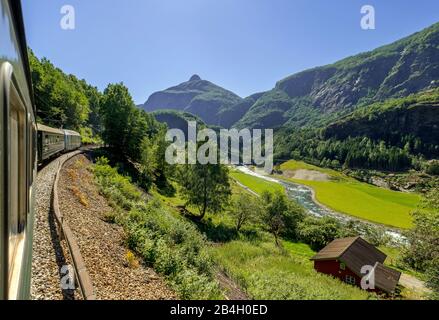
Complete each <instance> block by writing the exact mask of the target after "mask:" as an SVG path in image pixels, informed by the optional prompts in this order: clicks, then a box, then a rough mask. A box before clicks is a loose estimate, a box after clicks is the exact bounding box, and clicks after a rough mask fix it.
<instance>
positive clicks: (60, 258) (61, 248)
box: [31, 151, 83, 300]
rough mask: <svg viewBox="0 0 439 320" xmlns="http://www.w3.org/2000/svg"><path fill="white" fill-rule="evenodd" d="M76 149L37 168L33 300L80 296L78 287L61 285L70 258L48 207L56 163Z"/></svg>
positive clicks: (76, 297) (50, 206)
mask: <svg viewBox="0 0 439 320" xmlns="http://www.w3.org/2000/svg"><path fill="white" fill-rule="evenodd" d="M77 153H78V152H77V151H76V152H72V153H68V154H66V155H63V156H61V157H59V158H57V159H55V160H53V161H51V162H50V163H47V164H45V165H44V166H43V167H41V168H40V170H39V171H38V174H37V181H36V190H35V193H36V194H35V200H36V201H35V222H34V243H33V258H32V285H31V298H32V299H34V300H77V299H83V297H82V294H81V292H80V290H75V289H63V288H62V286H61V283H63V282H64V283H66V282H68V281H66V279H68V278H66V276H68V274H67V272H66V270H67V269H66V268H67V266H71V265H73V259H72V256H71V254H70V251H69V246H68V243H67V241H66V239H65V238H62V237H60V234H61V232H60V230H59V226H58V224H57V221H56V216H55V214H54V212H53V210H52V205H51V204H52V203H51V202H52V197H53V184H54V182H55V177H56V175H57V172H58V170H59V167H60V164H61V163H62V162H63V161H64V160H65V158H68V157H70V156H73V155H75V154H77Z"/></svg>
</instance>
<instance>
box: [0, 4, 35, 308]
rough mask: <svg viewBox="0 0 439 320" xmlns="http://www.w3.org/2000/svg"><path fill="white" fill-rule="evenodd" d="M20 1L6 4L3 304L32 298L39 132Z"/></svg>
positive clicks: (1, 138) (0, 215)
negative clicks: (5, 301) (10, 300)
mask: <svg viewBox="0 0 439 320" xmlns="http://www.w3.org/2000/svg"><path fill="white" fill-rule="evenodd" d="M25 39H26V37H25V33H24V25H23V18H22V13H21V3H20V1H19V0H0V131H1V133H0V299H27V298H29V296H30V283H31V266H32V239H33V235H32V230H33V211H34V182H35V180H36V170H37V144H36V141H37V139H36V137H37V127H36V119H35V114H36V111H35V104H34V102H33V95H32V86H31V81H30V79H31V77H30V70H29V61H28V57H27V44H26V40H25Z"/></svg>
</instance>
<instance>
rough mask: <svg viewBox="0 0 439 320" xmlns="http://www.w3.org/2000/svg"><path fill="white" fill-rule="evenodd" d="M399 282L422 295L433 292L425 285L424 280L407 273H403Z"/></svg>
mask: <svg viewBox="0 0 439 320" xmlns="http://www.w3.org/2000/svg"><path fill="white" fill-rule="evenodd" d="M399 284H400V285H402V286H403V287H405V288H407V289H410V290H412V291H414V292H417V293H419V294H420V295H425V294H428V293H430V292H431V291H430V289H428V288H427V287H426V286H425V283H424V282H423V281H421V280H419V279H418V278H415V277H413V276H411V275H408V274H405V273H403V274H402V275H401V279H400V280H399Z"/></svg>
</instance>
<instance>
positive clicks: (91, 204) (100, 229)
mask: <svg viewBox="0 0 439 320" xmlns="http://www.w3.org/2000/svg"><path fill="white" fill-rule="evenodd" d="M88 168H90V162H89V160H88V159H87V158H86V157H85V156H84V155H79V156H76V157H74V158H72V159H70V160H69V161H67V162H66V163H65V165H64V167H63V170H62V171H61V177H60V181H59V191H58V194H59V202H60V209H61V212H62V213H63V215H64V218H65V221H67V223H68V224H69V226H70V228H71V229H72V231H73V233H74V234H75V237H76V239H77V241H78V245H79V247H80V250H81V254H82V257H83V258H84V261H85V264H86V267H87V270H88V272H89V274H90V277H91V279H92V282H93V285H94V288H95V292H96V297H97V299H102V300H131V299H133V300H159V299H160V300H161V299H174V298H175V297H176V296H175V294H174V293H173V292H172V291H171V290H170V289H169V288H168V287H167V286H166V284H165V282H164V280H163V279H162V278H161V277H160V276H158V275H157V274H156V273H155V272H154V270H153V269H151V268H148V267H146V266H143V265H142V264H141V263H140V262H139V260H138V259H134V262H132V263H128V261H127V254H128V250H127V249H126V247H125V243H124V232H123V229H122V228H121V227H120V226H118V225H115V224H111V223H107V222H106V221H105V213H107V212H110V211H111V210H112V208H111V207H109V206H108V204H107V201H106V199H105V198H103V197H102V196H101V195H100V194H99V192H98V189H97V186H96V185H95V183H94V181H93V175H92V173H90V172H89V171H88Z"/></svg>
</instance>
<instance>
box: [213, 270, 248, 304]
mask: <svg viewBox="0 0 439 320" xmlns="http://www.w3.org/2000/svg"><path fill="white" fill-rule="evenodd" d="M216 279H217V280H218V282H219V284H220V287H221V289H223V290H224V295H225V296H226V298H227V300H250V298H249V297H248V296H247V294H246V293H245V292H244V291H242V289H241V288H240V287H239V286H238V285H237V284H236V283H235V282H234V281H233V280H232V279H230V278H229V277H228V276H227V275H226V274H225V273H224V272H218V273H217V275H216Z"/></svg>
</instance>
